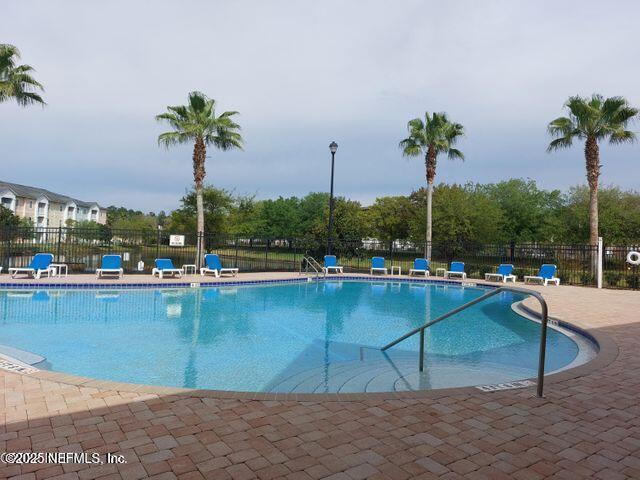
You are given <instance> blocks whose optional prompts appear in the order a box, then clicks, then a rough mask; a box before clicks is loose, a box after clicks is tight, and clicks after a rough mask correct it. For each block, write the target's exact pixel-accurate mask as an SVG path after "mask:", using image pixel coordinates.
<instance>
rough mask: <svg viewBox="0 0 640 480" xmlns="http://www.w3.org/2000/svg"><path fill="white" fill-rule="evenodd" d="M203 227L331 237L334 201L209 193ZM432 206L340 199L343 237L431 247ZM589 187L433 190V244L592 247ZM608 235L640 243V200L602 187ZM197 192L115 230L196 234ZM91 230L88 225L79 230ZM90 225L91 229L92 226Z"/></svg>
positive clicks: (503, 185) (123, 221) (337, 223)
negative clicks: (331, 204)
mask: <svg viewBox="0 0 640 480" xmlns="http://www.w3.org/2000/svg"><path fill="white" fill-rule="evenodd" d="M202 195H203V210H204V220H203V221H204V227H205V231H207V232H209V233H210V234H216V235H217V234H219V235H238V236H241V237H268V238H281V239H287V238H303V237H307V236H314V237H326V234H327V225H328V221H329V195H328V194H327V193H321V192H312V193H309V194H307V195H305V196H304V197H295V196H292V197H278V198H275V199H267V200H257V199H255V198H254V197H251V196H244V195H235V194H234V193H233V192H230V191H227V190H224V189H218V188H214V187H213V186H210V185H209V186H204V187H203V189H202ZM427 200H428V192H427V189H426V188H420V189H418V190H415V191H413V192H412V193H411V194H409V195H398V196H385V197H379V198H377V199H376V200H375V202H374V203H373V204H372V205H369V206H363V205H362V204H361V203H360V202H358V201H355V200H350V199H347V198H344V197H337V198H335V199H334V234H335V238H336V239H363V238H375V239H379V240H383V241H392V240H408V241H412V242H415V243H422V242H424V238H425V228H426V225H425V224H426V218H425V215H424V212H425V208H426V204H427ZM589 202H590V193H589V188H588V187H587V186H586V185H584V186H576V187H574V188H571V189H569V190H567V191H565V192H562V191H560V190H546V189H543V188H540V187H539V186H538V185H537V184H536V182H535V181H533V180H524V179H511V180H505V181H502V182H498V183H490V184H479V183H467V184H464V185H460V184H444V183H441V184H439V185H436V186H435V187H434V188H433V207H434V208H433V219H432V221H433V241H434V242H477V243H508V242H511V241H515V242H518V243H529V242H539V243H560V244H563V243H564V244H587V243H589V235H590V225H589ZM599 209H600V232H601V234H602V236H603V237H604V239H605V242H606V243H607V244H609V245H614V244H615V245H623V244H638V243H640V192H637V191H633V190H623V189H621V188H619V187H616V186H608V187H604V188H601V189H600V205H599ZM196 223H197V196H196V193H195V191H194V190H192V191H190V192H187V193H186V194H185V195H184V197H183V198H182V199H181V202H180V207H179V208H177V209H176V210H174V211H172V212H170V213H169V214H165V212H159V213H146V214H145V213H143V212H141V211H134V210H127V209H125V208H116V207H109V209H108V211H107V224H108V227H109V228H111V229H118V230H121V229H124V230H147V231H154V230H156V229H157V228H158V226H160V227H161V228H162V229H163V230H164V231H166V232H168V233H189V232H193V231H195V228H196ZM79 226H82V225H79ZM84 226H85V227H87V226H89V225H88V224H87V225H84Z"/></svg>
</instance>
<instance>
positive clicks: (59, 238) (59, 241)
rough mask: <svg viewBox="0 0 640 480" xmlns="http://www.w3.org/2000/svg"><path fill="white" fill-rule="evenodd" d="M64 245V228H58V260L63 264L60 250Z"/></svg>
mask: <svg viewBox="0 0 640 480" xmlns="http://www.w3.org/2000/svg"><path fill="white" fill-rule="evenodd" d="M61 245H62V227H61V226H60V227H58V245H57V246H56V259H57V260H58V261H59V262H61V261H62V259H61V258H60V248H61Z"/></svg>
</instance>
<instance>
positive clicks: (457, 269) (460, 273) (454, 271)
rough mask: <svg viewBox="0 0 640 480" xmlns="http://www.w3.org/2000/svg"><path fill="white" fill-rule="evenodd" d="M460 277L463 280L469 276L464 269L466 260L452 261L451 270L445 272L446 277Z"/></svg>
mask: <svg viewBox="0 0 640 480" xmlns="http://www.w3.org/2000/svg"><path fill="white" fill-rule="evenodd" d="M452 276H453V277H460V278H462V279H463V280H465V279H466V278H467V274H466V273H465V271H464V262H451V265H450V266H449V270H447V271H446V272H444V278H451V277H452Z"/></svg>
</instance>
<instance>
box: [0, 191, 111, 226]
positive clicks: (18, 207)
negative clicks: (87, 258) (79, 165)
mask: <svg viewBox="0 0 640 480" xmlns="http://www.w3.org/2000/svg"><path fill="white" fill-rule="evenodd" d="M0 202H1V204H2V206H3V207H5V208H8V209H9V210H11V211H12V212H13V213H14V214H15V215H17V216H18V217H21V218H28V219H30V220H31V221H32V223H33V225H34V226H35V227H37V228H46V227H66V226H71V225H73V223H75V222H81V221H84V220H89V221H94V222H97V223H101V224H103V225H104V224H105V223H107V209H106V208H104V207H101V206H100V205H98V204H97V203H96V202H84V201H82V200H78V199H76V198H72V197H68V196H66V195H60V194H58V193H54V192H50V191H49V190H45V189H44V188H36V187H28V186H26V185H18V184H17V183H9V182H3V181H2V180H0Z"/></svg>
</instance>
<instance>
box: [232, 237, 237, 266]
mask: <svg viewBox="0 0 640 480" xmlns="http://www.w3.org/2000/svg"><path fill="white" fill-rule="evenodd" d="M234 241H235V247H236V261H235V264H234V265H233V266H234V267H236V268H238V235H236V238H235V240H234Z"/></svg>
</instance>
